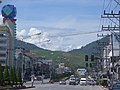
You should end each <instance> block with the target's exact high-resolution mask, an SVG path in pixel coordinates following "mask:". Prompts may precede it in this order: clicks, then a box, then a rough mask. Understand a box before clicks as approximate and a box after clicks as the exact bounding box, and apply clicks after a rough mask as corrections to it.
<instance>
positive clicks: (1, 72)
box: [0, 64, 4, 85]
mask: <svg viewBox="0 0 120 90" xmlns="http://www.w3.org/2000/svg"><path fill="white" fill-rule="evenodd" d="M3 81H4V79H3V71H2V67H1V64H0V85H3Z"/></svg>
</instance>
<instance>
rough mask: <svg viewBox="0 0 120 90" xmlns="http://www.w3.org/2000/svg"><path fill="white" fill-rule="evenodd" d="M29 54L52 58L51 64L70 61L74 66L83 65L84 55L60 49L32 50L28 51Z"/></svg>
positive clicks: (41, 57)
mask: <svg viewBox="0 0 120 90" xmlns="http://www.w3.org/2000/svg"><path fill="white" fill-rule="evenodd" d="M28 55H30V56H34V57H38V58H39V60H42V61H44V60H52V61H53V62H52V63H53V64H54V65H56V64H58V63H63V62H70V63H71V64H73V65H74V66H76V67H84V64H83V63H84V61H85V60H84V55H82V54H81V55H74V54H70V53H67V52H61V51H49V50H32V51H31V52H30V53H28Z"/></svg>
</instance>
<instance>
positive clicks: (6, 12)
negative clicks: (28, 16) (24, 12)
mask: <svg viewBox="0 0 120 90" xmlns="http://www.w3.org/2000/svg"><path fill="white" fill-rule="evenodd" d="M1 12H2V16H3V17H4V18H14V17H16V14H17V10H16V7H14V5H9V4H8V5H5V6H3V8H2V11H1Z"/></svg>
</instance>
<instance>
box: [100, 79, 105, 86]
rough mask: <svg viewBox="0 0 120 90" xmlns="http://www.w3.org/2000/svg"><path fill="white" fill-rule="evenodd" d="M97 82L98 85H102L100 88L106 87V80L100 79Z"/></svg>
mask: <svg viewBox="0 0 120 90" xmlns="http://www.w3.org/2000/svg"><path fill="white" fill-rule="evenodd" d="M98 82H99V84H100V85H102V86H107V80H104V79H100V80H99V81H98Z"/></svg>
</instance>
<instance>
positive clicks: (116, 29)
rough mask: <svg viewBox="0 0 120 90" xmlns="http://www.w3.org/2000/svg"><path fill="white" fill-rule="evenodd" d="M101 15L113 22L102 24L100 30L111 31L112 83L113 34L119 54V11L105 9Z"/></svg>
mask: <svg viewBox="0 0 120 90" xmlns="http://www.w3.org/2000/svg"><path fill="white" fill-rule="evenodd" d="M101 17H102V18H108V19H109V20H111V21H112V22H113V23H114V26H113V25H108V26H103V25H102V30H104V31H110V32H111V45H112V60H111V61H112V68H113V73H112V84H113V81H114V60H113V57H114V50H113V35H114V36H115V37H116V39H117V40H118V42H119V56H120V11H119V12H118V13H114V12H113V11H111V12H110V13H106V11H104V15H102V16H101ZM113 19H116V20H117V22H114V21H113ZM118 32H119V33H118ZM117 33H118V34H117Z"/></svg>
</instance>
